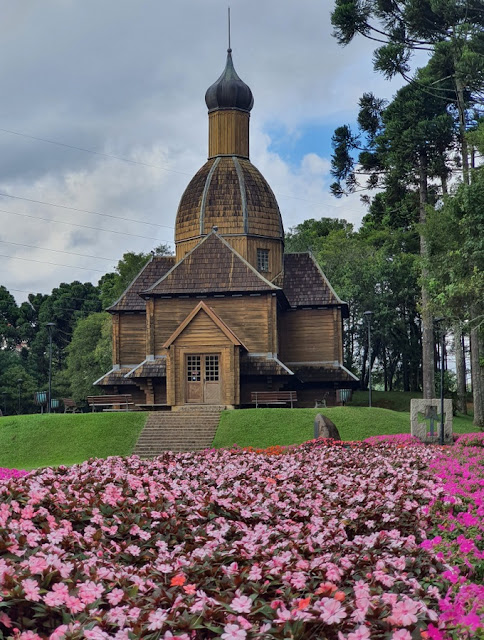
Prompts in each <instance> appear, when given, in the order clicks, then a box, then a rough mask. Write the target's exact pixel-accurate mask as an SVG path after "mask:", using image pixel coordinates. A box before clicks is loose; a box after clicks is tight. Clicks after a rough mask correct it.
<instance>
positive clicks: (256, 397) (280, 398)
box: [250, 391, 297, 409]
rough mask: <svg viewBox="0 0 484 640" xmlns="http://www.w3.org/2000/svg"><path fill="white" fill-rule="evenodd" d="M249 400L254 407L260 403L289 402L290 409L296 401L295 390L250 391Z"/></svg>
mask: <svg viewBox="0 0 484 640" xmlns="http://www.w3.org/2000/svg"><path fill="white" fill-rule="evenodd" d="M250 401H251V402H252V404H255V408H256V409H257V407H258V406H259V405H260V404H287V403H288V402H290V403H291V409H292V408H293V406H294V403H295V402H297V392H296V391H252V392H251V394H250Z"/></svg>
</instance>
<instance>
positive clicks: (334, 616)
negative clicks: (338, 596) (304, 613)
mask: <svg viewBox="0 0 484 640" xmlns="http://www.w3.org/2000/svg"><path fill="white" fill-rule="evenodd" d="M317 604H318V607H317V608H318V609H319V611H320V615H319V617H320V618H321V620H324V622H326V623H327V624H334V623H336V622H341V620H343V618H346V616H347V615H348V614H347V613H346V611H345V609H344V608H343V607H342V606H341V602H338V600H334V599H333V598H322V599H321V600H319V602H318V603H317Z"/></svg>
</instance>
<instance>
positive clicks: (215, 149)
mask: <svg viewBox="0 0 484 640" xmlns="http://www.w3.org/2000/svg"><path fill="white" fill-rule="evenodd" d="M249 117H250V116H249V114H248V113H246V112H244V111H237V110H235V109H223V110H220V111H212V113H209V114H208V157H209V158H213V157H214V156H217V155H235V156H243V157H244V158H248V157H249Z"/></svg>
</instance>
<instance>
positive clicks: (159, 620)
mask: <svg viewBox="0 0 484 640" xmlns="http://www.w3.org/2000/svg"><path fill="white" fill-rule="evenodd" d="M167 618H168V613H167V610H166V609H156V611H152V612H151V613H150V615H149V616H148V621H149V623H150V624H149V626H148V629H149V630H150V631H157V630H158V629H161V628H162V627H163V624H164V622H165V620H166V619H167Z"/></svg>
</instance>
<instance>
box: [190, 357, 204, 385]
mask: <svg viewBox="0 0 484 640" xmlns="http://www.w3.org/2000/svg"><path fill="white" fill-rule="evenodd" d="M200 373H201V371H200V356H187V380H188V382H200Z"/></svg>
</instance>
